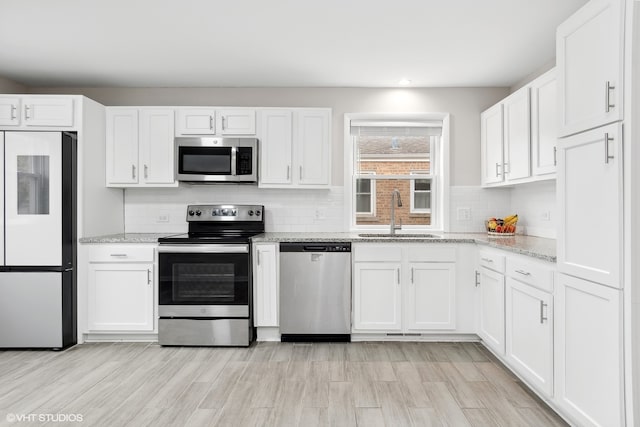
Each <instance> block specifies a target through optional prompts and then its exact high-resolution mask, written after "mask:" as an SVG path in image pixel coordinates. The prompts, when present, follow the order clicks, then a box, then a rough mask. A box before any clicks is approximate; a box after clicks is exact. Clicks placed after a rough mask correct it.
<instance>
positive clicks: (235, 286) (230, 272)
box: [158, 253, 249, 305]
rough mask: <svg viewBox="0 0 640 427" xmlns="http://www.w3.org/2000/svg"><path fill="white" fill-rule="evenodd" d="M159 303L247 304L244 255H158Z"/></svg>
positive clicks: (247, 285)
mask: <svg viewBox="0 0 640 427" xmlns="http://www.w3.org/2000/svg"><path fill="white" fill-rule="evenodd" d="M158 264H159V270H160V280H159V289H160V292H159V294H160V295H159V302H160V304H163V305H246V304H248V303H249V260H248V256H247V254H196V253H193V254H184V253H180V254H178V253H161V254H160V258H159V263H158Z"/></svg>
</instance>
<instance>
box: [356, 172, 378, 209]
mask: <svg viewBox="0 0 640 427" xmlns="http://www.w3.org/2000/svg"><path fill="white" fill-rule="evenodd" d="M375 174H376V173H375V172H374V171H360V175H375ZM360 179H367V178H363V177H362V176H361V177H360ZM369 181H370V183H371V184H370V185H369V190H370V192H369V194H370V195H371V211H369V212H356V216H358V217H360V218H373V217H375V216H376V180H375V179H369ZM354 192H356V193H355V194H354V196H355V197H357V196H358V194H357V186H356V187H354ZM354 206H356V209H357V203H356V204H355V205H354Z"/></svg>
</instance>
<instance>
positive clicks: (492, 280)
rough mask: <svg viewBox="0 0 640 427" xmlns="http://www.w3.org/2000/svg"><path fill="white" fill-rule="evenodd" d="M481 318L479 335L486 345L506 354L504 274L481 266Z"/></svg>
mask: <svg viewBox="0 0 640 427" xmlns="http://www.w3.org/2000/svg"><path fill="white" fill-rule="evenodd" d="M479 273H480V274H479V275H480V278H479V288H480V319H479V324H478V335H479V336H480V338H482V340H483V341H484V343H485V344H486V345H488V346H489V347H491V349H493V350H494V351H495V352H497V353H498V354H500V355H503V354H504V348H505V346H504V334H505V333H504V275H503V274H501V273H498V272H496V271H492V270H489V269H488V268H485V267H481V268H480V272H479Z"/></svg>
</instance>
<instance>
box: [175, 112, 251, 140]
mask: <svg viewBox="0 0 640 427" xmlns="http://www.w3.org/2000/svg"><path fill="white" fill-rule="evenodd" d="M255 134H256V110H254V109H247V108H229V109H224V110H223V109H218V108H215V107H178V108H177V109H176V126H175V135H176V136H191V135H220V136H223V135H237V136H243V135H255Z"/></svg>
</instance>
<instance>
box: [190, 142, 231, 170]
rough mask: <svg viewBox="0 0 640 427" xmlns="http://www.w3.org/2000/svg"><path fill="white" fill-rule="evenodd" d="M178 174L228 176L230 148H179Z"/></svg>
mask: <svg viewBox="0 0 640 427" xmlns="http://www.w3.org/2000/svg"><path fill="white" fill-rule="evenodd" d="M178 158H179V159H180V161H179V162H178V173H180V174H187V175H230V174H231V161H232V150H231V147H180V148H179V149H178Z"/></svg>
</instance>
